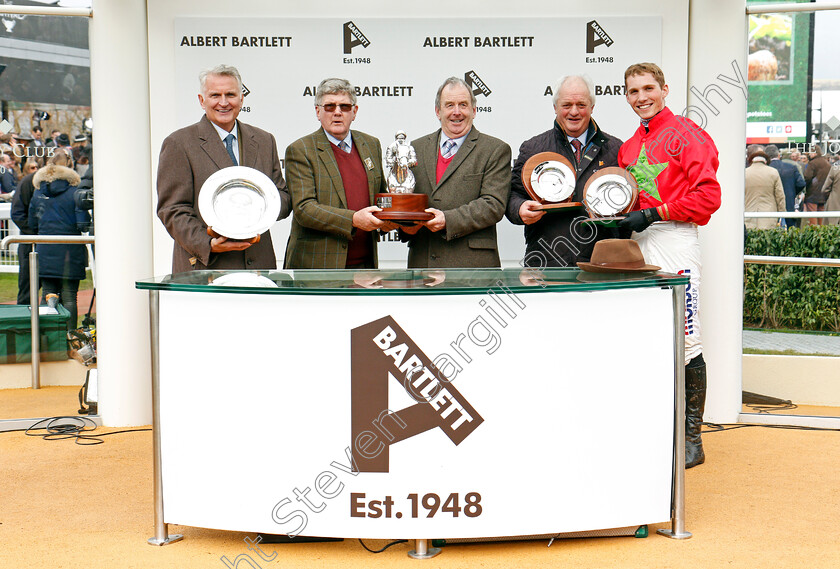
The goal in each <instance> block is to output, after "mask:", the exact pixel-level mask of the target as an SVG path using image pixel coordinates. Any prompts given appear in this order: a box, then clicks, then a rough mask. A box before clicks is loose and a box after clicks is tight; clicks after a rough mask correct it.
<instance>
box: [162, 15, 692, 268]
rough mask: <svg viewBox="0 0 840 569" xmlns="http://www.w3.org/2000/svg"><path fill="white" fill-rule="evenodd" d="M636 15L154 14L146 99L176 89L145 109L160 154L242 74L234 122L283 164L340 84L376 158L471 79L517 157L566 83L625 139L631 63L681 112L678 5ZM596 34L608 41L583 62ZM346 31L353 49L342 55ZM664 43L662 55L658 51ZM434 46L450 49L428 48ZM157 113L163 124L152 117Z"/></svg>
mask: <svg viewBox="0 0 840 569" xmlns="http://www.w3.org/2000/svg"><path fill="white" fill-rule="evenodd" d="M176 4H178V3H176ZM188 4H190V2H182V3H181V5H188ZM637 4H638V6H634V7H633V10H632V14H633V15H630V14H629V13H628V9H627V7H626V4H621V5H616V4H613V5H610V3H605V4H604V6H603V7H601V6H600V5H599V8H598V9H597V10H581V9H574V10H569V9H566V8H565V7H564V10H563V12H564V13H563V14H544V13H543V11H540V12H539V13H534V14H531V15H530V17H521V16H523V14H522V13H521V12H520V13H519V14H518V16H520V17H515V18H488V17H484V18H481V17H476V18H464V17H461V18H436V19H430V18H416V17H415V18H407V17H396V15H395V14H389V13H388V11H387V10H384V9H383V10H378V11H377V13H376V14H375V16H376V17H371V14H370V13H369V10H365V9H362V8H360V9H359V10H358V13H350V14H347V15H346V16H343V17H332V18H320V17H318V18H314V17H299V16H306V15H307V14H305V13H303V11H302V10H299V9H296V8H294V7H291V6H288V5H277V6H274V5H273V4H272V5H271V7H270V8H266V9H265V10H263V11H262V13H261V14H260V15H259V17H254V16H253V15H252V16H251V17H246V16H247V12H246V10H243V11H242V12H241V13H242V14H243V15H242V17H235V18H232V17H225V18H223V17H214V18H206V17H196V16H194V15H191V12H189V11H187V10H178V9H177V8H173V7H172V6H170V5H169V4H166V5H157V4H155V5H153V6H150V18H154V19H155V21H156V22H158V23H160V22H166V23H167V24H169V25H171V27H169V28H168V29H167V26H161V25H158V26H155V27H154V28H153V27H152V26H150V51H151V57H152V61H160V62H162V63H163V65H160V64H158V65H155V66H154V68H153V70H152V84H153V86H152V91H153V92H154V91H155V87H154V85H155V84H156V83H158V82H159V83H158V84H166V85H167V86H169V87H174V88H170V89H168V92H169V93H170V94H171V96H170V97H154V96H153V97H152V106H153V113H152V114H153V117H155V118H154V119H153V125H152V126H153V128H152V141H153V142H152V146H153V149H154V148H159V146H160V142H162V140H163V138H164V137H165V136H166V135H167V134H169V132H171V131H173V130H175V129H176V128H179V127H182V126H185V125H188V124H191V123H193V122H195V121H196V120H198V118H200V117H201V114H202V112H201V109H200V107H199V105H198V102H197V93H198V80H197V74H198V72H199V71H200V70H201V69H203V68H207V67H210V66H213V65H215V64H217V63H221V62H224V63H228V64H232V65H235V66H237V67H238V68H239V69H240V71H241V72H242V75H243V80H244V83H245V86H246V88H247V89H248V90H249V94H248V96H247V97H246V99H245V104H244V107H245V108H246V109H247V111H246V112H243V113H242V114H241V115H240V119H242V120H244V121H245V122H250V123H252V124H254V125H257V126H260V127H261V128H264V129H266V130H268V131H270V132H272V133H273V134H274V135H275V137H276V138H277V143H278V151H279V153H280V156H281V158H282V157H283V155H284V153H285V148H286V146H287V145H288V144H289V143H291V142H292V141H294V140H295V139H297V138H299V137H301V136H303V135H305V134H309V133H310V132H312V131H314V130H315V129H316V128H318V127H319V126H320V125H319V123H318V122H317V120H316V118H315V113H314V108H313V105H314V97H313V96H312V94H313V93H314V88H315V86H317V84H318V83H319V82H320V81H321V80H322V79H323V78H325V77H330V76H338V77H344V78H347V79H349V80H350V81H351V82H352V83H353V84H354V85H356V86H358V87H360V88H361V89H362V90H363V91H362V95H361V96H360V97H359V113H358V116H357V119H356V121H355V123H354V124H353V128H356V129H358V130H362V131H365V132H368V133H370V134H373V135H375V136H377V137H379V138H380V140H381V141H382V143H383V146H385V145H387V144H389V143H390V142H391V141H392V140H393V134H394V131H395V130H397V129H403V130H406V131H407V132H408V136H409V138H411V139H413V138H416V137H419V136H421V135H423V134H426V133H428V132H431V131H433V130H436V129H437V128H438V127H439V123H438V121H437V119H436V118H435V114H434V95H435V91H436V89H437V87H438V86H439V85H440V83H441V82H442V81H443V79H445V78H446V77H449V76H452V75H455V76H459V77H463V76H464V75H465V74H467V73H468V72H473V73H474V75H475V76H477V80H473V86H474V87H475V88H476V89H478V88H479V87H480V86H481V85H480V84H482V85H483V86H484V90H483V91H482V92H480V93H479V94H478V95H477V105H478V107H479V113H478V116H477V117H476V121H475V124H476V126H477V128H479V129H480V130H482V131H483V132H486V133H488V134H491V135H493V136H496V137H499V138H501V139H503V140H505V141H506V142H508V144H510V145H511V148H512V150H513V156H514V158H515V157H516V155H517V154H518V148H519V145H520V144H521V143H522V142H523V141H524V140H526V139H528V138H530V137H532V136H534V135H536V134H538V133H540V132H543V131H545V130H548V129H549V128H551V125H552V121H553V119H554V111H553V109H552V106H551V95H550V87H551V86H552V85H553V83H554V82H555V81H556V80H557V79H558V78H559V77H561V76H562V75H566V74H571V73H586V74H588V75H590V76H591V77H592V78H593V80H594V82H595V84H596V85H597V88H598V92H599V95H597V101H596V107H595V112H594V117H595V119H596V120H597V121H598V124H599V125H600V126H601V127H602V128H603V129H604V130H605V131H607V132H609V133H611V134H614V135H616V136H618V137H620V138H622V139H626V138H627V137H629V136H630V134H632V132H633V130H634V129H635V128H636V126H637V124H638V121H637V118H636V115H635V114H634V113H633V112H632V111H631V110H630V109H629V107H628V106H627V104H626V102H625V100H624V96H623V94H622V93H621V90H620V88H619V89H616V88H615V87H616V86H619V87H620V86H621V85H623V71H624V69H625V68H626V67H627V66H628V65H629V64H631V63H634V62H638V61H654V62H658V63H660V64H662V65H663V66H665V67H666V70H667V72H668V75H667V77H668V81H669V83H670V84H672V85H674V88H673V89H672V94H671V96H670V97H669V103H670V104H671V105H672V106H673V107H674V108H675V111H677V112H679V111H681V110H682V109H683V108H684V106H685V104H684V101H685V89H684V88H683V87H682V86H683V85H684V84H685V77H686V65H685V62H686V58H687V44H686V43H685V31H686V30H687V18H688V14H687V9H686V8H687V3H682V2H681V3H669V4H668V5H667V6H655V7H654V5H653V3H646V2H639V3H637ZM249 5H250V4H249ZM253 5H254V6H257V5H259V3H258V2H254V3H253ZM646 5H648V6H649V7H648V8H647V9H645V7H646ZM246 8H247V6H246ZM366 12H367V13H366ZM592 21H595V22H596V23H597V27H598V28H599V29H600V30H601V31H603V32H604V33H606V34H607V37H608V41H606V42H605V43H602V44H600V45H595V46H593V47H592V52H591V53H587V35H588V32H589V29H590V26H589V22H592ZM348 22H352V24H353V25H352V27H353V29H354V30H355V31H357V32H358V33H359V34H361V36H362V43H360V44H359V45H355V46H352V47H351V48H350V53H345V51H346V48H345V27H349V25H348V26H345V24H347V23H348ZM666 30H667V33H666ZM679 30H683V32H684V33H683V34H682V35H680V34H679ZM589 33H591V32H589ZM199 38H200V39H199ZM243 38H245V41H243ZM252 38H254V39H252ZM477 38H479V39H477ZM352 39H356V38H355V37H353V38H352ZM208 40H209V41H208ZM255 40H256V41H255ZM356 41H359V40H356ZM494 42H495V46H494ZM666 42H667V45H668V49H667V50H663V44H664V43H666ZM214 43H215V44H216V45H213V44H214ZM198 44H201V45H198ZM207 44H210V45H209V47H208V45H207ZM243 44H247V46H244V47H243ZM252 44H255V45H256V46H253V45H252ZM261 44H262V46H261ZM364 44H367V47H364ZM441 44H445V45H447V46H450V45H451V46H453V47H434V46H435V45H437V46H439V45H441ZM477 44H480V46H478V45H477ZM172 54H174V56H173V55H172ZM156 57H160V59H159V60H156V59H155V58H156ZM376 88H379V89H378V92H377V89H376ZM156 106H159V107H161V109H160V111H161V112H155V107H156ZM164 106H165V107H166V108H163V107H164ZM156 229H157V233H156V237H157V239H156V242H157V252H158V253H157V255H156V263H155V266H156V269H157V272H158V273H166V272H168V267H169V266H170V259H171V240H170V239H169V237H168V235H166V233H165V231H163V228H162V226H161V225H159V224H158V225H157V226H156ZM288 230H289V222H288V220H286V221H281V222H279V223H278V224H276V225H275V227H274V228H273V230H272V236H273V238H274V242H275V249H276V251H277V256H278V259H281V258H282V256H283V251H284V249H285V245H286V240H287V238H288ZM499 235H500V237H499V241H500V253H501V256H502V259H503V263H505V264H517V263H518V262H519V260H520V259H521V257H522V255H523V253H524V238H523V236H522V227H517V226H513V225H512V224H510V223H509V222H508V221H507V220H502V222H501V223H500V224H499ZM406 254H407V252H406V249H405V245H404V244H401V243H394V242H384V243H381V244H380V259H381V261H382V263H381V264H382V265H383V266H404V264H405V258H406Z"/></svg>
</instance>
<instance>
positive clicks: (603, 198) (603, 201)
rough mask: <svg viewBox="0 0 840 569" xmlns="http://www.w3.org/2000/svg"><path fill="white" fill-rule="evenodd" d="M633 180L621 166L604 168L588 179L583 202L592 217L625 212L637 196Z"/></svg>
mask: <svg viewBox="0 0 840 569" xmlns="http://www.w3.org/2000/svg"><path fill="white" fill-rule="evenodd" d="M638 193H639V192H638V190H637V188H636V184H635V180H634V179H633V178H632V176H631V175H629V174H628V173H627V172H626V171H624V170H623V169H621V168H615V167H613V168H605V169H604V170H602V171H600V172H598V173H597V174H595V175H594V176H592V178H591V179H590V180H589V182H588V183H587V184H586V188H584V192H583V204H584V206H586V209H587V211H589V214H590V216H591V217H592V218H599V217H610V216H616V215H620V214H622V213H626V212H627V211H629V210H630V209H631V207H632V206H633V204H634V203H635V201H636V197H637V196H638Z"/></svg>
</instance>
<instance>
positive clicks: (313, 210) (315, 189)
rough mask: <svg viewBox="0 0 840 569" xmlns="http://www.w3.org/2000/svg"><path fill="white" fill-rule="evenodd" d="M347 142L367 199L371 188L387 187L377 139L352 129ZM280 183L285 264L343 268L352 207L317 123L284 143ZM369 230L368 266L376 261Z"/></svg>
mask: <svg viewBox="0 0 840 569" xmlns="http://www.w3.org/2000/svg"><path fill="white" fill-rule="evenodd" d="M351 132H352V134H353V144H354V145H356V148H357V149H358V151H359V156H360V157H361V158H362V163H363V165H364V167H365V171H366V172H367V178H368V191H369V192H370V203H371V205H373V204H374V203H375V202H374V194H377V193H383V192H386V191H387V186H386V183H385V176H384V175H383V174H382V148H381V146H380V144H379V140H378V139H376V138H374V137H373V136H370V135H368V134H365V133H363V132H359V131H356V130H353V131H351ZM286 183H287V185H288V187H289V191H290V192H291V194H292V207H293V208H294V217H293V218H292V230H291V234H290V235H289V243H288V244H287V245H286V259H285V262H284V267H285V268H287V269H343V268H344V267H345V265H346V264H347V246H348V243H349V242H350V240H351V239H352V238H353V235H354V233H355V228H354V227H353V213H355V212H354V211H353V210H351V209H347V195H346V194H345V192H344V184H342V182H341V175H340V174H339V171H338V164H337V163H336V161H335V156H334V155H333V151H332V147H331V145H330V141H329V139H327V135H326V134H325V133H324V131H323V129H320V128H319V129H318V130H316V131H315V132H313V133H312V134H310V135H308V136H304V137H303V138H299V139H298V140H296V141H294V142H293V143H292V144H290V145H289V147H288V148H287V149H286ZM377 236H378V232H372V233H371V239H372V241H373V242H372V246H373V255H374V266H376V263H378V259H377V256H376V240H377V238H378V237H377Z"/></svg>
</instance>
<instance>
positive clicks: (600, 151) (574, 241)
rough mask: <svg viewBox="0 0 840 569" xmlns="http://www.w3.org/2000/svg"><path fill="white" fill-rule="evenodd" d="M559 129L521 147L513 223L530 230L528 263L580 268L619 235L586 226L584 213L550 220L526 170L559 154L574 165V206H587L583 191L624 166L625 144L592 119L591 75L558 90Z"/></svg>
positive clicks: (510, 210) (569, 79) (510, 212)
mask: <svg viewBox="0 0 840 569" xmlns="http://www.w3.org/2000/svg"><path fill="white" fill-rule="evenodd" d="M552 103H553V105H554V114H555V120H554V126H553V127H552V128H551V129H550V130H547V131H546V132H544V133H542V134H538V135H537V136H535V137H533V138H531V139H529V140H526V141H525V142H523V143H522V145H521V146H520V147H519V157H518V158H517V159H516V163H515V164H514V165H513V171H512V173H511V183H510V199H509V200H508V203H507V211H506V212H505V214H506V215H507V218H508V219H509V220H510V221H511V222H512V223H515V224H517V225H525V258H524V259H523V262H522V264H523V265H524V266H528V267H536V268H542V267H566V266H572V267H574V266H575V263H576V262H578V261H589V259H590V256H591V255H592V249H593V247H594V246H595V242H596V241H599V240H600V239H605V238H608V237H618V235H617V233H615V231H614V230H612V229H609V228H606V227H603V226H596V225H594V224H586V225H581V221H583V220H584V219H586V217H585V216H583V215H581V212H580V211H571V212H570V211H563V210H560V211H556V212H552V214H551V215H546V214H545V211H541V210H539V209H538V208H539V207H540V205H541V204H540V202H537V201H534V200H533V199H531V197H530V196H529V194H528V192H527V191H526V190H525V186H524V185H523V183H522V167H523V166H524V165H525V162H527V160H528V159H529V158H531V157H532V156H534V155H535V154H539V153H540V152H556V153H558V154H561V155H562V156H565V157H566V158H567V159H568V160H569V162H571V163H572V164H573V165H574V168H575V173H576V176H577V178H576V184H575V193H574V196H573V198H572V199H573V201H576V202H580V201H583V189H584V187H585V186H586V182H587V181H588V180H589V178H590V177H591V176H592V175H593V174H594V173H595V172H597V171H598V170H600V169H601V168H606V167H609V166H616V165H617V164H618V149H619V148H620V147H621V140H619V139H618V138H616V137H614V136H611V135H609V134H607V133H606V132H604V131H602V130H601V129H600V128H599V127H598V125H597V124H596V123H595V120H594V119H593V118H592V110H593V109H594V108H595V88H594V86H593V84H592V80H591V79H590V78H589V77H587V76H585V75H567V76H566V77H563V78H562V79H561V80H560V81H558V82H557V84H556V86H555V87H554V89H553V95H552Z"/></svg>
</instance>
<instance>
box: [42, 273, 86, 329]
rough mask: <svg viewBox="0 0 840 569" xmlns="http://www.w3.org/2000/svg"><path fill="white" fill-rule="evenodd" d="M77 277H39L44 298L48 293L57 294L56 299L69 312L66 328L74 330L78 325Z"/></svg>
mask: <svg viewBox="0 0 840 569" xmlns="http://www.w3.org/2000/svg"><path fill="white" fill-rule="evenodd" d="M80 282H82V281H80V280H78V279H55V278H50V277H41V286H42V287H43V289H44V298H46V297H47V295H48V294H50V293H56V294H57V295H58V301H59V302H60V303H61V304H62V305H63V306H64V308H66V309H67V311H68V312H69V313H70V319H69V320H68V321H67V329H68V330H75V329H76V328H77V327H78V320H79V308H78V305H77V303H76V295H77V294H78V293H79V283H80Z"/></svg>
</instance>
